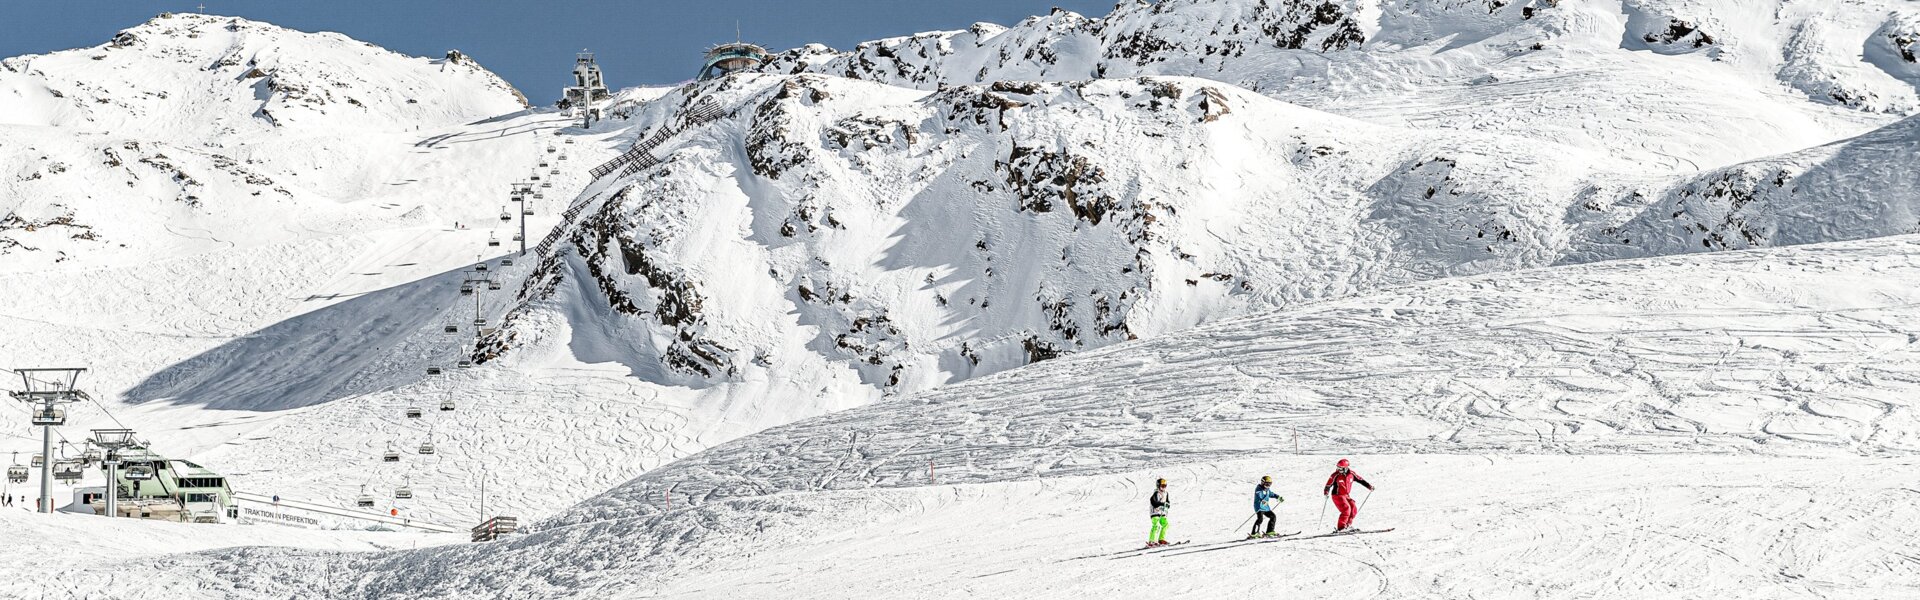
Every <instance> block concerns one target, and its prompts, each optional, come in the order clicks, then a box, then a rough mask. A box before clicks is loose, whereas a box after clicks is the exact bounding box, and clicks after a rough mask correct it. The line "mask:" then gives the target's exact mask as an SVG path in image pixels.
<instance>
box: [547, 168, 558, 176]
mask: <svg viewBox="0 0 1920 600" xmlns="http://www.w3.org/2000/svg"><path fill="white" fill-rule="evenodd" d="M547 174H548V175H559V174H560V170H559V169H554V170H552V171H547Z"/></svg>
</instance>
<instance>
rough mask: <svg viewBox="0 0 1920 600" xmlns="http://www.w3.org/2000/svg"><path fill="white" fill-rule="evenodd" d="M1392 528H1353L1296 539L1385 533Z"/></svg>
mask: <svg viewBox="0 0 1920 600" xmlns="http://www.w3.org/2000/svg"><path fill="white" fill-rule="evenodd" d="M1393 529H1394V528H1392V527H1388V528H1386V529H1355V530H1352V531H1340V532H1334V533H1322V534H1320V535H1310V536H1307V537H1303V538H1298V539H1302V540H1313V539H1319V538H1330V537H1342V536H1349V535H1360V534H1363V533H1386V532H1389V531H1393Z"/></svg>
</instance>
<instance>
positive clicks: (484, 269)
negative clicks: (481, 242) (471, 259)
mask: <svg viewBox="0 0 1920 600" xmlns="http://www.w3.org/2000/svg"><path fill="white" fill-rule="evenodd" d="M493 245H495V246H498V245H500V242H498V241H495V242H493ZM473 270H475V271H479V272H481V273H485V272H487V263H480V265H479V266H477V267H474V268H473Z"/></svg>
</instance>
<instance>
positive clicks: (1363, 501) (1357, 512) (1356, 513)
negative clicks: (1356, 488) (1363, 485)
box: [1353, 488, 1373, 519]
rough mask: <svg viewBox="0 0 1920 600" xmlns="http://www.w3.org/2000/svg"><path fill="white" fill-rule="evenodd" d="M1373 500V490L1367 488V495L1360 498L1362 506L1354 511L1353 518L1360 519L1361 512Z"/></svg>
mask: <svg viewBox="0 0 1920 600" xmlns="http://www.w3.org/2000/svg"><path fill="white" fill-rule="evenodd" d="M1372 498H1373V488H1367V495H1365V496H1361V497H1360V506H1358V507H1355V508H1354V509H1353V518H1355V519H1358V518H1360V510H1361V509H1364V508H1366V507H1367V500H1369V499H1372Z"/></svg>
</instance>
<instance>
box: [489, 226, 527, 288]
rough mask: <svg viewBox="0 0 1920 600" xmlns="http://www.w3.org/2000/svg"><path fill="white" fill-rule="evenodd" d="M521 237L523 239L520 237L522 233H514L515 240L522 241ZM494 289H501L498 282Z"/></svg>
mask: <svg viewBox="0 0 1920 600" xmlns="http://www.w3.org/2000/svg"><path fill="white" fill-rule="evenodd" d="M521 239H522V238H521V237H520V234H518V233H516V234H513V241H516V242H518V241H520V240H521ZM493 289H496V290H497V289H500V284H498V283H496V284H493Z"/></svg>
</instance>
